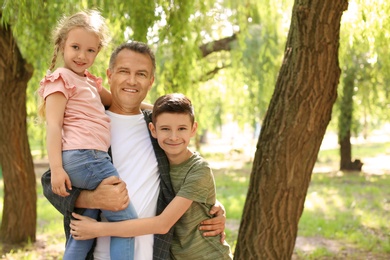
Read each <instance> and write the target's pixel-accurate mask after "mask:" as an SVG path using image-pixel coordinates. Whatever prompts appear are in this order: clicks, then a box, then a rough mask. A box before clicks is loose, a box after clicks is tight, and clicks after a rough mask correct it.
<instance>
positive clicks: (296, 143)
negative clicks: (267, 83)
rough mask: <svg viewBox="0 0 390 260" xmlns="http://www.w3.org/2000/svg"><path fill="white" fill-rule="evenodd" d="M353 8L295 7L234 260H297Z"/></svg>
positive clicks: (317, 3)
mask: <svg viewBox="0 0 390 260" xmlns="http://www.w3.org/2000/svg"><path fill="white" fill-rule="evenodd" d="M347 6H348V1H347V0H340V1H333V0H299V1H298V0H295V4H294V7H293V11H292V19H291V27H290V31H289V35H288V38H287V44H286V51H285V56H284V61H283V64H282V66H281V69H280V72H279V76H278V79H277V83H276V87H275V91H274V94H273V97H272V99H271V102H270V105H269V109H268V112H267V114H266V116H265V119H264V122H263V126H262V130H261V133H260V137H259V140H258V143H257V150H256V153H255V157H254V162H253V168H252V173H251V178H250V183H249V189H248V194H247V199H246V202H245V206H244V212H243V217H242V220H241V225H240V229H239V234H238V240H237V246H236V250H235V254H234V256H235V259H246V260H248V259H256V260H257V259H278V260H279V259H291V256H292V254H293V250H294V246H295V240H296V236H297V231H298V222H299V219H300V217H301V215H302V212H303V208H304V202H305V197H306V193H307V189H308V186H309V183H310V178H311V174H312V170H313V167H314V164H315V161H316V158H317V154H318V151H319V149H320V146H321V142H322V139H323V137H324V134H325V131H326V128H327V125H328V123H329V121H330V119H331V113H332V107H333V104H334V102H335V100H336V98H337V85H338V82H339V77H340V68H339V63H338V49H339V33H340V20H341V16H342V13H343V11H344V10H346V9H347ZM259 73H261V72H259Z"/></svg>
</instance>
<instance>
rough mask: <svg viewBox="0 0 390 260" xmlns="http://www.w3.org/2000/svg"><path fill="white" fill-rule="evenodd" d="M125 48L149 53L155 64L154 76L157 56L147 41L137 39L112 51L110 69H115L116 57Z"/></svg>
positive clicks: (154, 68) (154, 67)
mask: <svg viewBox="0 0 390 260" xmlns="http://www.w3.org/2000/svg"><path fill="white" fill-rule="evenodd" d="M124 49H126V50H129V51H134V52H136V53H141V54H145V55H148V56H149V57H150V59H151V60H152V65H153V68H152V75H153V76H154V73H155V71H156V58H155V56H154V53H153V51H152V50H151V49H150V47H149V46H148V45H147V44H146V43H143V42H137V41H131V42H125V43H122V44H121V45H119V46H118V47H117V48H116V49H115V50H114V51H113V52H112V54H111V57H110V63H109V65H108V66H109V67H108V68H109V69H110V70H113V69H114V67H115V62H116V58H117V57H118V54H119V53H120V52H121V51H122V50H124Z"/></svg>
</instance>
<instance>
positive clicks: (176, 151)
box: [149, 113, 198, 164]
mask: <svg viewBox="0 0 390 260" xmlns="http://www.w3.org/2000/svg"><path fill="white" fill-rule="evenodd" d="M197 127H198V125H197V123H196V122H194V124H192V123H191V119H190V116H189V115H188V114H179V113H162V114H160V115H159V116H158V117H157V118H156V125H153V124H152V123H150V124H149V128H150V131H151V133H152V136H153V137H154V138H157V141H158V144H159V145H160V147H161V148H162V149H163V150H164V151H165V153H166V155H167V156H168V159H169V161H170V162H171V163H172V162H174V163H175V164H179V163H182V162H184V161H185V160H187V159H188V149H187V147H188V145H189V143H190V139H191V137H193V136H195V134H196V129H197Z"/></svg>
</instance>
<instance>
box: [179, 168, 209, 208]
mask: <svg viewBox="0 0 390 260" xmlns="http://www.w3.org/2000/svg"><path fill="white" fill-rule="evenodd" d="M214 189H215V183H214V177H213V174H212V170H211V168H210V167H209V166H208V165H206V164H202V166H201V167H197V168H196V169H193V170H191V171H190V172H189V173H188V174H187V177H186V178H185V179H184V182H183V185H182V186H181V188H180V190H179V191H178V193H177V194H176V195H177V196H180V197H183V198H186V199H189V200H192V201H195V202H199V203H210V204H213V203H214V202H212V201H207V200H208V199H209V198H210V193H214V192H215V190H214Z"/></svg>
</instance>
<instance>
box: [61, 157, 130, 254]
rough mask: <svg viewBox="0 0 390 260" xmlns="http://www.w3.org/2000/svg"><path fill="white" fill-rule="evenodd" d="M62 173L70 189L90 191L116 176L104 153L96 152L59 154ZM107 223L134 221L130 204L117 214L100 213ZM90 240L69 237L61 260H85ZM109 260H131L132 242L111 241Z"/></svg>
mask: <svg viewBox="0 0 390 260" xmlns="http://www.w3.org/2000/svg"><path fill="white" fill-rule="evenodd" d="M62 163H63V167H64V170H65V171H66V172H67V173H68V175H69V178H70V180H71V181H72V186H74V187H77V188H81V189H87V190H94V189H96V187H97V186H98V185H99V184H100V182H101V181H102V180H104V179H106V178H108V177H110V176H119V175H118V172H117V171H116V169H115V167H114V165H113V164H112V163H111V158H110V156H109V155H108V153H107V152H103V151H97V150H68V151H63V152H62ZM99 212H100V210H98V209H86V210H85V212H84V214H83V215H84V216H88V217H91V218H94V219H97V218H98V215H99ZM102 213H103V215H104V216H105V217H106V218H107V220H108V221H113V222H115V221H121V220H127V219H134V218H137V212H136V211H135V209H134V207H133V205H132V204H130V205H129V207H127V208H126V209H124V210H121V211H117V212H114V211H108V210H102ZM93 242H94V239H90V240H74V239H73V238H72V236H70V238H69V240H68V242H67V244H66V247H65V253H64V257H63V260H76V259H85V258H86V256H87V254H88V252H89V251H90V250H91V248H92V245H93ZM110 256H111V259H115V260H117V259H124V260H128V259H134V238H133V237H131V238H122V237H111V244H110Z"/></svg>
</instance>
